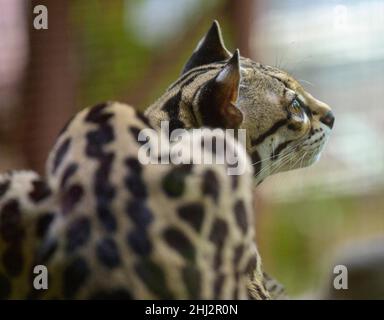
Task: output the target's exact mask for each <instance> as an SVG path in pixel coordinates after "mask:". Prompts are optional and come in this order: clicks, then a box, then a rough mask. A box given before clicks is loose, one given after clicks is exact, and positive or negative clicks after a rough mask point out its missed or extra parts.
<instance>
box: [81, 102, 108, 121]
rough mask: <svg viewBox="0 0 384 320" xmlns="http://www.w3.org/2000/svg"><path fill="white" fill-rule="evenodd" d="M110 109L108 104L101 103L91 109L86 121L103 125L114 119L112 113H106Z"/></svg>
mask: <svg viewBox="0 0 384 320" xmlns="http://www.w3.org/2000/svg"><path fill="white" fill-rule="evenodd" d="M107 107H108V103H106V102H104V103H99V104H97V105H95V106H94V107H92V108H90V109H89V112H88V114H87V116H86V118H85V121H87V122H91V123H96V124H99V125H102V124H104V123H106V122H107V121H108V120H109V119H110V118H112V117H113V114H112V113H108V112H104V111H105V109H106V108H107Z"/></svg>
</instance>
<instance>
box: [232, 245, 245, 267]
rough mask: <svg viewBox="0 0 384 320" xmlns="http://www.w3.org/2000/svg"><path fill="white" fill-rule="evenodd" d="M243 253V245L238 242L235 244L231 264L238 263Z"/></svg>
mask: <svg viewBox="0 0 384 320" xmlns="http://www.w3.org/2000/svg"><path fill="white" fill-rule="evenodd" d="M243 254H244V245H242V244H239V245H238V246H236V248H235V251H234V254H233V264H234V265H238V264H239V263H240V261H241V258H242V257H243Z"/></svg>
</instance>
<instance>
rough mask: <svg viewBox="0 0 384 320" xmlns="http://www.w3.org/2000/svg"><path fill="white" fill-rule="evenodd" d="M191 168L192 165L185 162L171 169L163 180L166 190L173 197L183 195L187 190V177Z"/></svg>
mask: <svg viewBox="0 0 384 320" xmlns="http://www.w3.org/2000/svg"><path fill="white" fill-rule="evenodd" d="M191 170H192V165H189V164H184V165H180V166H177V167H175V168H173V169H172V170H171V171H169V172H168V173H167V174H166V175H165V176H164V178H163V180H162V186H163V190H164V192H165V193H166V194H167V195H168V196H169V197H171V198H178V197H181V196H182V195H183V193H184V190H185V178H186V176H187V175H188V174H189V173H190V172H191Z"/></svg>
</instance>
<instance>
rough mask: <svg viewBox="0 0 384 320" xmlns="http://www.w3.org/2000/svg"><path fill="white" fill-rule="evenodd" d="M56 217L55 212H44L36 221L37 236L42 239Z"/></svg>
mask: <svg viewBox="0 0 384 320" xmlns="http://www.w3.org/2000/svg"><path fill="white" fill-rule="evenodd" d="M53 218H54V213H52V212H47V213H44V214H42V215H41V216H40V217H39V218H38V220H37V222H36V236H37V237H38V238H40V239H42V238H43V237H44V236H45V234H46V232H47V231H48V228H49V226H50V225H51V223H52V221H53Z"/></svg>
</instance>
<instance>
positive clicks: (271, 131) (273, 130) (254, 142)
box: [251, 119, 288, 147]
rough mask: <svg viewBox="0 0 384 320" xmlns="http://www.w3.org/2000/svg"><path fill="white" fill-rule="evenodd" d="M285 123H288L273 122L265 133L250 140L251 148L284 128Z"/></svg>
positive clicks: (284, 121) (283, 121) (285, 120)
mask: <svg viewBox="0 0 384 320" xmlns="http://www.w3.org/2000/svg"><path fill="white" fill-rule="evenodd" d="M287 123H288V119H281V120H279V121H277V122H275V124H274V125H273V126H272V127H270V128H269V129H268V130H267V131H266V132H264V133H262V134H261V135H259V136H258V137H257V138H256V139H252V140H251V146H252V147H254V146H257V145H259V144H260V143H262V142H263V141H264V140H265V139H266V138H267V137H268V136H270V135H272V134H274V133H276V131H277V130H279V129H280V128H281V127H283V126H285V125H286V124H287Z"/></svg>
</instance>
